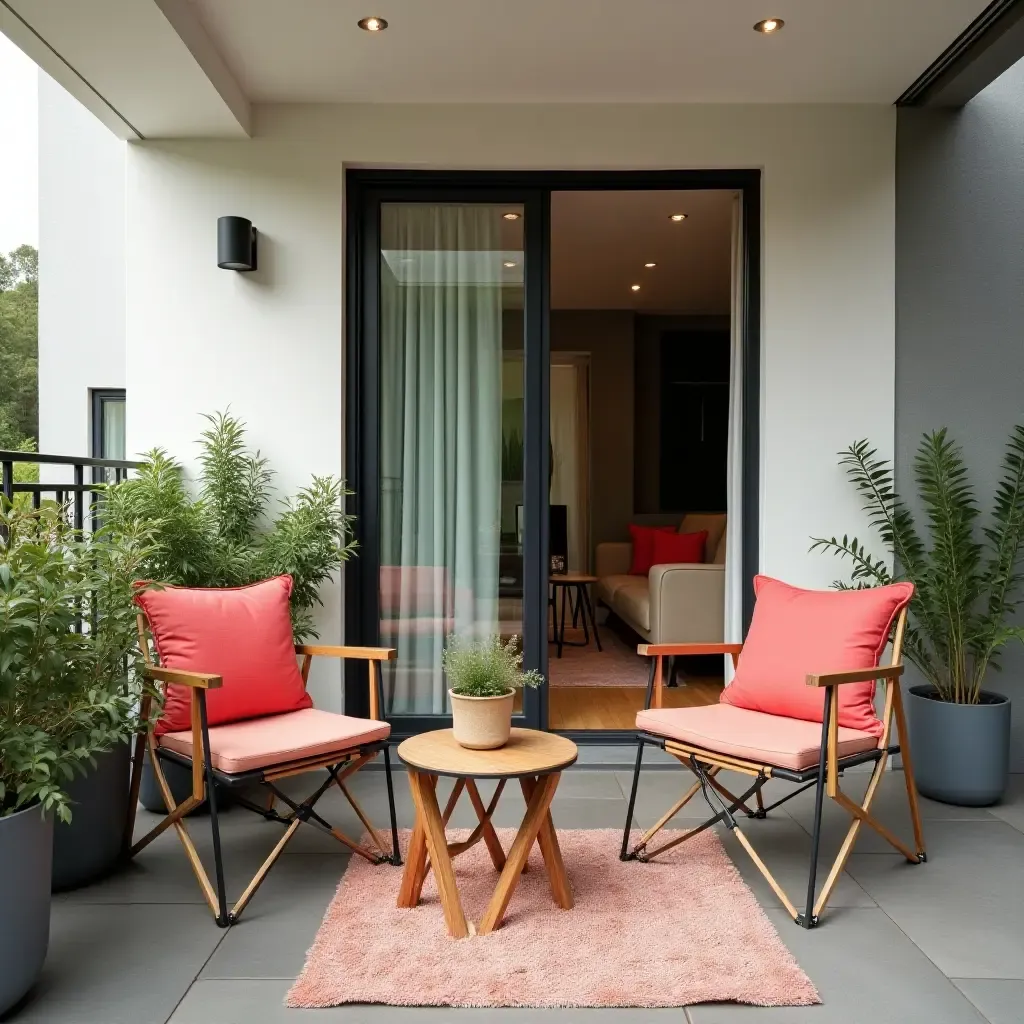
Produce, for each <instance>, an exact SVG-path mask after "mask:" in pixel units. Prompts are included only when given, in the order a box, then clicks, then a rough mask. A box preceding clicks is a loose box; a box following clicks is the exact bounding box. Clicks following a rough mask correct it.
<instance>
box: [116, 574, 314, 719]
mask: <svg viewBox="0 0 1024 1024" xmlns="http://www.w3.org/2000/svg"><path fill="white" fill-rule="evenodd" d="M291 592H292V579H291V577H290V576H277V577H275V578H274V579H269V580H264V581H263V582H262V583H254V584H253V585H252V586H248V587H235V588H225V589H219V590H213V589H210V590H204V589H193V588H188V587H163V588H156V587H153V588H150V589H146V590H140V591H139V592H137V593H136V595H135V603H136V604H137V605H138V606H139V607H140V608H141V609H142V610H143V612H144V613H145V615H146V618H147V619H148V620H149V628H150V631H151V632H152V634H153V642H154V643H155V645H156V650H157V654H158V655H159V656H160V664H161V665H162V666H163V667H164V668H177V669H188V670H191V671H193V672H209V673H211V674H213V675H219V676H221V678H222V680H223V684H222V685H221V686H220V687H219V688H217V689H211V690H207V692H206V713H207V718H208V720H209V724H210V725H211V726H214V725H223V724H224V723H226V722H238V721H241V720H242V719H246V718H258V717H260V716H261V715H274V714H280V713H282V712H285V711H298V710H300V709H302V708H308V707H312V705H313V701H312V700H311V699H310V697H309V694H307V693H306V688H305V686H304V685H303V683H302V676H301V675H300V674H299V666H298V662H297V661H296V658H295V646H294V641H293V639H292V623H291V616H290V614H289V605H288V601H289V598H290V597H291ZM191 706H192V690H191V687H188V686H179V685H176V684H168V686H167V697H166V700H165V702H164V709H163V714H162V716H161V718H160V721H159V722H158V723H157V727H156V732H157V734H158V735H162V734H163V733H167V732H180V731H182V730H185V729H189V728H191V718H190V712H191Z"/></svg>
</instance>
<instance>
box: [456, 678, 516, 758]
mask: <svg viewBox="0 0 1024 1024" xmlns="http://www.w3.org/2000/svg"><path fill="white" fill-rule="evenodd" d="M448 696H449V697H451V699H452V731H453V732H454V734H455V742H456V743H458V744H459V745H460V746H463V747H468V748H469V749H470V750H493V749H495V748H496V747H503V746H504V745H505V744H506V743H508V737H509V734H510V733H511V731H512V701H513V699H514V698H515V690H509V691H508V693H504V694H502V695H501V696H500V697H460V696H459V695H458V694H457V693H452V691H451V690H449V691H448Z"/></svg>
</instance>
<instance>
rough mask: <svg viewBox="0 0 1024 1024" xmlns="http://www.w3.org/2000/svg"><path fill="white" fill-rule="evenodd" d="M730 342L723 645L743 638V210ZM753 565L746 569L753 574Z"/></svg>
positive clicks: (738, 217) (735, 244) (735, 250)
mask: <svg viewBox="0 0 1024 1024" xmlns="http://www.w3.org/2000/svg"><path fill="white" fill-rule="evenodd" d="M731 332H732V342H731V351H730V358H729V440H728V455H727V465H728V468H727V474H728V476H727V484H726V487H727V497H726V507H727V509H728V513H729V515H728V519H727V520H726V524H727V525H726V545H725V642H726V643H738V642H739V641H741V640H742V639H743V566H742V563H741V552H742V543H743V207H742V205H741V200H740V197H739V196H736V197H735V198H734V199H733V207H732V310H731ZM754 569H755V567H754V566H748V567H747V570H748V571H750V572H753V571H754ZM725 681H726V683H727V684H728V683H730V682H731V681H732V658H730V657H728V656H726V658H725Z"/></svg>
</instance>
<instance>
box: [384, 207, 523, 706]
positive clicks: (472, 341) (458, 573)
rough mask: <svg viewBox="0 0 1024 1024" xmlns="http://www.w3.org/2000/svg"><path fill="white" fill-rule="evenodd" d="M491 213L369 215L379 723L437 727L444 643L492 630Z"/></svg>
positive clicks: (495, 393) (446, 210)
mask: <svg viewBox="0 0 1024 1024" xmlns="http://www.w3.org/2000/svg"><path fill="white" fill-rule="evenodd" d="M501 230H502V211H501V209H500V208H496V207H490V206H473V205H427V204H383V205H382V208H381V249H382V252H381V297H380V302H381V306H380V381H381V383H380V409H381V422H380V430H381V435H380V436H381V449H380V459H381V470H380V472H381V552H380V554H381V559H380V560H381V581H380V589H381V641H382V643H387V644H388V645H390V646H394V647H396V648H397V650H398V659H397V661H396V662H395V663H393V664H392V666H391V672H390V673H389V676H388V678H387V680H386V683H387V694H386V696H387V703H388V712H389V713H391V714H444V713H446V712H447V711H448V698H447V692H446V688H445V685H444V680H443V678H442V673H441V650H442V647H443V644H444V639H445V636H446V634H447V633H449V632H453V631H454V632H458V633H460V634H474V635H485V634H487V633H490V632H493V631H494V629H495V624H496V621H497V603H498V556H499V548H500V498H501V370H502V342H501V327H502V320H501V311H502V280H503V273H504V272H505V271H504V268H503V259H502V251H501Z"/></svg>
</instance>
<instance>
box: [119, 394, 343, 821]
mask: <svg viewBox="0 0 1024 1024" xmlns="http://www.w3.org/2000/svg"><path fill="white" fill-rule="evenodd" d="M204 419H205V420H206V421H207V422H208V424H209V426H208V427H207V429H206V430H204V431H203V432H202V434H201V435H200V438H199V441H198V445H199V449H200V453H199V464H200V467H201V473H200V475H199V477H198V479H197V480H195V481H194V482H193V485H192V486H190V485H189V482H188V481H186V479H185V475H184V472H183V469H182V467H181V465H180V464H179V463H177V462H175V461H174V459H172V458H171V457H170V456H169V455H168V454H167V453H166V452H165V451H163V450H161V449H158V448H156V449H153V450H152V451H150V452H148V453H147V454H146V456H145V459H144V461H143V463H142V465H141V467H140V468H139V470H138V472H137V474H136V475H135V476H134V477H132V478H130V479H128V480H125V481H124V482H122V483H120V484H116V485H114V486H111V487H109V488H107V489H106V491H105V494H104V497H103V517H104V521H105V522H106V523H107V524H108V525H109V527H110V528H111V530H112V531H113V533H114V534H115V535H123V534H131V533H133V532H137V531H140V530H142V531H145V532H146V533H148V534H149V535H151V536H152V540H153V543H152V546H151V548H150V550H149V552H148V554H147V556H146V558H145V559H144V560H143V562H142V565H141V566H140V569H139V573H140V577H141V578H144V579H150V580H155V581H158V582H160V583H170V584H177V585H179V586H185V587H240V586H245V585H246V584H249V583H256V582H258V581H259V580H263V579H267V578H268V577H270V576H280V575H283V574H285V573H287V574H288V575H290V576H291V577H292V580H293V581H294V588H293V590H292V598H291V610H292V626H293V629H294V632H295V640H296V643H304V642H308V641H310V640H313V639H315V638H316V637H317V632H316V630H315V628H314V624H313V615H312V612H313V608H314V606H316V605H318V604H321V603H322V602H321V599H320V587H321V586H322V585H323V583H325V582H326V581H327V580H328V579H330V578H331V577H332V576H333V575H334V574H335V573H336V572H337V570H338V569H339V567H340V566H341V564H342V563H343V562H344V561H345V560H346V559H347V558H348V557H349V556H350V555H351V553H352V552H353V550H354V549H355V544H354V542H353V541H352V538H351V532H352V530H351V527H352V520H351V517H350V516H348V515H346V514H345V511H344V498H345V496H346V495H347V494H348V493H349V492H348V491H347V490H346V489H345V486H344V484H343V483H342V482H341V481H340V480H338V479H336V478H334V477H318V476H314V477H313V478H312V480H311V481H310V483H309V485H308V486H307V487H304V488H303V489H301V490H300V491H299V492H298V493H297V494H295V495H294V496H293V497H289V498H284V499H282V500H281V501H280V502H279V503H278V504H279V509H278V511H277V515H276V517H274V516H273V515H272V513H271V484H272V481H273V473H272V471H271V469H270V468H269V466H268V465H267V460H266V459H265V458H262V457H261V456H260V453H259V452H258V451H256V452H254V451H251V450H250V449H249V448H248V446H247V444H246V440H245V424H244V423H242V422H241V420H239V419H238V418H237V417H234V416H232V415H230V413H227V412H223V413H215V414H213V415H208V416H204ZM164 772H165V774H166V776H167V781H168V783H169V784H170V787H171V791H172V794H173V795H174V797H175V799H177V800H183V799H184V798H185V797H186V796H187V795H188V793H189V792H191V788H192V782H191V777H190V774H189V772H188V770H187V769H184V768H180V767H178V766H176V765H166V766H165V768H164ZM140 800H141V803H142V805H143V806H144V807H145V808H146V809H147V810H151V811H156V812H158V813H165V809H164V802H163V798H162V796H161V794H160V792H159V790H158V789H157V786H156V782H155V778H154V777H153V774H152V771H151V770H149V766H148V761H147V763H146V764H145V766H144V770H143V776H142V788H141V794H140Z"/></svg>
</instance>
